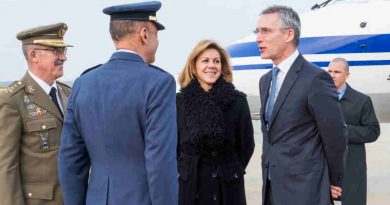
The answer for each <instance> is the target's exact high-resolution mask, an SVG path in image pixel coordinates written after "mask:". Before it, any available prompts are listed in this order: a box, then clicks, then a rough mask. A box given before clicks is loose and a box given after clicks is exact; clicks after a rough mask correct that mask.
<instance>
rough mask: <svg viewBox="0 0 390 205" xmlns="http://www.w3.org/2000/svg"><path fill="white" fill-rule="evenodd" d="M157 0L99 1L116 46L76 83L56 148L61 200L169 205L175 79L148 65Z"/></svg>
mask: <svg viewBox="0 0 390 205" xmlns="http://www.w3.org/2000/svg"><path fill="white" fill-rule="evenodd" d="M160 7H161V3H160V2H156V1H151V2H141V3H134V4H125V5H118V6H112V7H108V8H105V9H104V10H103V12H104V13H105V14H108V15H110V16H111V22H110V34H111V38H112V39H113V41H114V44H115V47H116V49H117V51H116V52H115V53H114V54H113V55H112V56H111V58H110V59H109V61H108V62H106V63H104V64H103V65H101V66H99V67H97V68H95V69H93V70H90V71H89V72H87V73H85V74H84V75H82V76H80V77H79V78H78V79H77V80H76V82H75V83H74V90H73V91H72V93H71V96H70V98H69V103H68V115H67V116H66V118H65V122H64V130H63V132H62V140H61V147H60V154H59V162H58V163H59V175H60V182H61V185H62V187H63V194H64V201H65V204H66V205H115V204H134V205H151V204H153V205H168V204H169V205H175V204H177V203H178V202H177V201H178V181H177V163H176V145H177V135H176V133H177V128H176V88H175V86H176V83H175V80H174V78H173V76H172V75H170V74H168V73H167V72H165V71H163V70H162V69H160V68H158V67H155V66H153V65H150V63H153V62H154V59H155V53H156V50H157V46H158V38H157V32H158V31H159V30H163V29H164V26H163V25H161V24H160V23H159V22H157V17H156V12H157V10H159V9H160Z"/></svg>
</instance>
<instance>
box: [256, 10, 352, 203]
mask: <svg viewBox="0 0 390 205" xmlns="http://www.w3.org/2000/svg"><path fill="white" fill-rule="evenodd" d="M256 31H257V33H258V35H257V39H256V40H257V43H258V47H259V50H260V52H261V57H262V58H263V59H270V60H272V62H273V64H274V65H273V66H274V68H273V69H272V70H271V71H270V72H268V73H267V74H265V75H264V76H262V77H261V79H260V84H259V86H260V98H261V99H260V100H261V111H260V114H261V121H262V127H261V129H262V133H263V155H262V173H263V204H273V205H290V204H291V205H313V204H315V205H329V204H330V203H331V201H332V200H331V185H332V189H333V190H334V193H332V195H333V197H338V196H340V194H341V189H340V186H341V180H342V177H343V172H344V159H345V153H346V149H347V146H346V145H347V138H346V134H347V133H346V128H345V125H344V119H343V116H342V113H341V108H340V105H339V102H338V99H337V95H336V89H335V86H334V84H333V81H332V79H331V77H330V76H329V74H328V73H327V72H326V71H324V70H322V69H320V68H318V67H317V66H315V65H313V64H311V63H309V62H308V61H306V60H305V59H304V58H303V57H302V55H301V54H299V52H298V50H297V46H298V41H299V35H300V20H299V16H298V14H297V13H296V12H295V11H294V10H292V9H291V8H289V7H285V6H272V7H269V8H267V9H265V10H264V11H263V12H262V13H261V14H260V18H259V20H258V22H257V27H256Z"/></svg>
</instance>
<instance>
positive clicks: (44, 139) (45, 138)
mask: <svg viewBox="0 0 390 205" xmlns="http://www.w3.org/2000/svg"><path fill="white" fill-rule="evenodd" d="M39 135H40V137H41V149H42V151H44V152H47V151H49V133H47V132H45V133H40V134H39Z"/></svg>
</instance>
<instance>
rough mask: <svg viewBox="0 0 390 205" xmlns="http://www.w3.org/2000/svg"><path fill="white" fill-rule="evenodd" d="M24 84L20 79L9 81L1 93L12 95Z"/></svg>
mask: <svg viewBox="0 0 390 205" xmlns="http://www.w3.org/2000/svg"><path fill="white" fill-rule="evenodd" d="M24 86H25V85H24V84H23V82H22V81H15V82H13V83H11V84H10V85H9V86H8V87H7V88H6V89H5V90H4V91H3V92H1V93H2V94H8V95H10V96H12V95H14V93H17V92H18V91H19V90H21V89H22V88H24Z"/></svg>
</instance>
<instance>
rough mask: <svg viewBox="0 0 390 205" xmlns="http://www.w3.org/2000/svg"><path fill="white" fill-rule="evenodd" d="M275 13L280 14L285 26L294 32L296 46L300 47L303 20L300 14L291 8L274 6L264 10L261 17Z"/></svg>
mask: <svg viewBox="0 0 390 205" xmlns="http://www.w3.org/2000/svg"><path fill="white" fill-rule="evenodd" d="M273 13H277V14H279V17H280V20H281V22H282V24H283V26H285V27H288V28H292V29H293V30H294V44H295V46H298V44H299V38H300V37H301V20H300V19H299V15H298V13H297V12H296V11H294V9H292V8H290V7H287V6H280V5H274V6H270V7H268V8H266V9H264V10H263V11H262V12H261V13H260V15H263V14H273Z"/></svg>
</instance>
